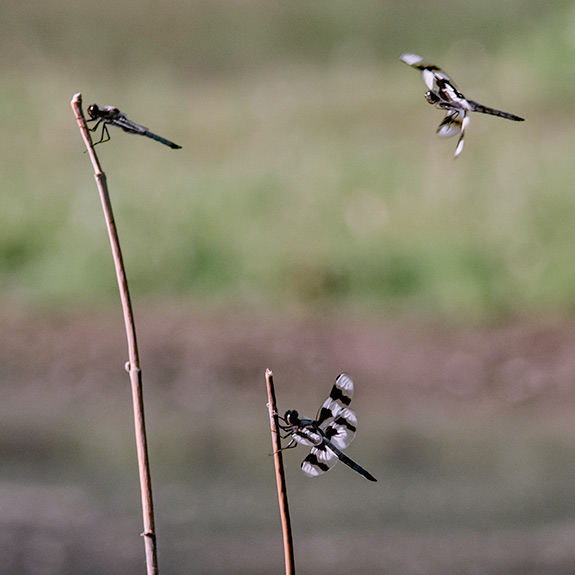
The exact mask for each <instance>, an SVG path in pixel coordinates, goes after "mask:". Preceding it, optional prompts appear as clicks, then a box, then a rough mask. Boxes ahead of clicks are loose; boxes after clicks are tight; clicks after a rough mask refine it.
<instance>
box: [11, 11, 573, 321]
mask: <svg viewBox="0 0 575 575" xmlns="http://www.w3.org/2000/svg"><path fill="white" fill-rule="evenodd" d="M3 12H4V17H3V19H2V24H1V26H2V30H1V31H2V38H1V40H0V43H1V45H2V49H3V53H4V54H5V57H4V59H3V60H4V61H3V63H2V65H1V67H2V77H3V82H2V87H1V88H0V104H1V106H0V110H1V111H0V114H2V118H1V119H2V125H3V134H4V138H3V140H4V141H3V143H2V144H1V145H2V148H3V149H2V154H1V158H0V162H1V165H0V168H1V170H2V174H3V181H4V190H5V191H4V194H3V198H2V206H3V209H2V213H1V214H0V217H1V218H2V222H1V224H2V225H1V226H0V230H2V231H1V232H0V233H1V234H2V238H1V239H2V241H1V242H0V246H1V247H0V250H1V252H0V264H1V265H2V270H3V273H2V275H1V280H0V281H1V282H2V285H1V286H0V287H1V288H2V291H3V293H4V294H5V295H6V297H10V298H14V299H16V300H19V301H24V302H25V303H38V302H40V303H41V304H46V303H47V304H56V305H63V306H67V305H69V304H70V302H71V301H79V302H85V301H89V302H92V303H93V302H94V301H96V300H100V301H112V300H115V298H116V288H115V283H114V278H113V275H112V274H110V273H105V271H104V270H106V266H109V267H108V269H111V263H110V262H109V257H108V251H107V245H106V241H105V240H104V231H103V229H102V226H101V216H100V212H99V209H98V207H97V198H96V196H95V194H94V193H93V189H92V188H93V186H92V181H91V179H90V176H89V174H88V170H87V166H86V164H85V162H84V161H83V156H80V155H79V154H80V153H81V149H78V148H79V147H80V146H79V139H78V137H77V136H78V134H77V133H76V127H75V124H74V120H73V117H71V115H70V110H69V100H70V98H71V95H72V94H74V93H75V92H76V91H81V92H82V93H83V94H84V99H85V104H86V105H88V104H90V103H92V102H93V101H95V102H97V103H99V104H109V103H110V104H114V105H117V106H118V107H120V108H121V109H123V110H125V111H126V112H127V113H128V114H129V117H131V118H133V119H134V120H135V121H138V122H141V123H143V124H145V125H148V126H151V127H152V129H154V130H156V131H157V132H158V133H160V134H162V135H165V136H166V137H169V138H171V139H173V140H174V141H176V142H178V143H180V144H181V145H182V146H183V150H182V151H181V152H177V153H175V152H174V153H168V151H169V150H164V149H162V148H160V149H158V147H157V146H154V145H150V142H147V141H145V140H143V139H139V138H131V137H127V136H126V135H124V134H122V133H117V134H113V137H114V142H113V144H111V145H108V146H105V147H102V148H101V150H100V151H101V154H102V159H103V161H104V165H105V167H106V170H107V171H108V172H109V177H110V185H111V186H112V190H113V194H114V204H115V209H116V214H117V217H118V220H119V224H120V229H121V230H122V237H123V238H124V249H125V251H126V257H127V261H128V262H129V274H130V280H131V285H132V288H133V289H134V290H135V294H136V295H138V296H143V295H146V296H149V297H153V298H160V299H162V298H171V297H174V296H175V297H181V298H194V299H197V298H205V299H207V300H208V301H216V302H218V303H231V304H239V305H245V304H253V305H257V306H259V305H272V306H274V307H275V306H281V307H288V308H289V307H290V306H292V305H294V304H295V305H300V304H302V303H303V304H307V303H310V302H311V303H312V304H313V305H315V304H317V303H318V302H322V303H325V304H327V305H330V304H335V305H337V306H340V305H352V306H355V305H358V304H359V305H367V306H376V307H382V308H384V309H392V310H401V311H412V310H417V311H418V312H427V311H431V312H432V313H438V314H441V315H443V314H445V315H448V316H449V315H452V314H458V315H466V316H467V315H471V316H478V317H485V316H486V315H489V314H493V313H495V314H498V313H502V312H512V313H513V312H522V311H531V310H533V309H535V310H548V309H570V308H571V305H572V302H573V294H572V289H571V286H572V285H573V273H574V272H573V270H574V269H575V268H574V266H573V265H571V262H572V256H571V249H570V248H571V245H572V241H571V240H572V236H573V233H574V232H573V226H572V225H571V221H572V217H571V216H572V214H573V209H574V206H573V203H574V202H573V195H572V193H571V182H572V179H573V178H572V170H571V169H570V168H571V154H570V151H571V145H570V144H571V138H572V137H573V136H572V133H573V130H571V126H570V122H569V119H568V118H569V110H570V102H571V100H572V97H573V86H574V85H575V84H574V82H573V76H574V72H573V71H572V69H571V68H572V67H571V61H572V57H573V52H574V51H575V46H574V45H573V42H572V40H571V39H570V35H571V32H572V26H573V24H572V23H573V19H574V18H575V15H573V13H572V7H571V5H570V4H569V3H568V2H563V3H561V2H551V3H546V4H545V5H541V3H539V2H523V3H521V4H519V3H513V2H506V3H503V4H502V5H500V3H499V2H495V1H494V2H487V3H485V2H468V3H466V4H465V5H464V6H461V5H460V3H459V2H447V1H445V2H441V3H440V4H434V5H433V6H431V5H428V4H427V3H425V2H406V3H404V5H402V6H401V7H398V6H397V5H395V4H394V3H388V2H362V3H361V4H360V6H352V5H351V4H350V3H348V2H343V1H331V0H330V1H329V2H328V1H325V2H313V3H309V2H299V1H296V2H290V3H266V2H255V1H252V2H245V1H244V2H232V1H230V2H226V1H216V2H170V3H169V5H166V6H164V5H160V4H157V3H154V2H148V3H143V4H142V3H130V2H122V3H121V4H117V3H112V2H109V3H106V2H104V3H103V4H101V5H100V6H99V8H98V10H94V8H93V6H92V5H91V4H90V3H87V2H79V3H74V4H72V3H68V2H50V4H49V5H46V6H44V5H40V7H38V6H35V5H33V4H27V5H26V6H25V7H24V6H22V5H21V4H20V3H17V2H13V3H10V2H7V3H6V6H5V7H4V8H3ZM406 50H408V51H409V50H412V51H415V52H419V53H422V54H423V55H424V56H426V57H427V58H430V59H432V60H433V61H437V62H439V64H440V65H442V66H443V67H445V68H446V69H447V70H448V72H449V73H450V74H452V75H453V76H454V78H455V79H456V81H457V82H458V84H459V85H460V87H463V89H464V91H465V93H467V94H469V95H470V96H471V97H473V98H474V99H476V100H479V101H482V102H483V101H484V102H485V103H486V104H488V105H494V106H499V107H501V108H503V109H509V110H511V111H512V112H515V113H518V114H521V115H523V116H525V117H526V118H527V119H528V121H527V122H525V123H524V124H521V125H519V124H517V125H516V124H510V123H507V122H502V121H500V120H497V119H494V118H489V117H475V116H474V118H473V119H472V122H471V127H470V132H469V137H468V138H467V145H466V154H465V156H463V157H462V158H461V160H462V161H460V162H459V161H457V162H454V161H453V160H452V155H453V148H454V145H455V142H454V141H451V140H439V139H438V138H436V136H435V135H434V131H435V128H436V126H437V124H438V123H439V121H440V119H441V118H442V114H441V113H440V112H439V111H436V110H434V109H432V108H431V107H430V106H425V105H424V104H425V101H424V100H423V92H424V90H425V88H424V85H423V83H422V81H421V78H420V77H419V76H418V75H417V74H416V73H415V72H414V71H413V70H409V68H407V67H406V66H405V65H403V64H402V63H401V62H400V61H399V60H398V56H399V55H400V54H401V53H402V52H403V51H406ZM526 142H527V143H528V144H526ZM80 148H81V147H80ZM74 158H75V160H74Z"/></svg>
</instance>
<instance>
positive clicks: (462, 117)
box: [437, 110, 469, 158]
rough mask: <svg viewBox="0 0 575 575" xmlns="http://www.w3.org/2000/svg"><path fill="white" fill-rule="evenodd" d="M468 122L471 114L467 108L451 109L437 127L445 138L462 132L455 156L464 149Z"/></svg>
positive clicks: (440, 134)
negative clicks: (468, 113)
mask: <svg viewBox="0 0 575 575" xmlns="http://www.w3.org/2000/svg"><path fill="white" fill-rule="evenodd" d="M467 124H469V116H468V115H467V112H466V111H465V110H449V111H448V112H447V114H446V116H445V118H443V121H442V122H441V124H439V126H438V128H437V133H438V135H439V136H442V137H443V138H450V137H451V136H456V135H457V134H460V135H459V140H457V146H456V148H455V156H454V157H455V158H457V156H459V154H461V152H462V151H463V145H464V144H465V128H467Z"/></svg>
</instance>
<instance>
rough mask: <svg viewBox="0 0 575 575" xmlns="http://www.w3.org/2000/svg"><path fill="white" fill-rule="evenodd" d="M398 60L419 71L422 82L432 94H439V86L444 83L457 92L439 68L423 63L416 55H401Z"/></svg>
mask: <svg viewBox="0 0 575 575" xmlns="http://www.w3.org/2000/svg"><path fill="white" fill-rule="evenodd" d="M400 59H401V61H402V62H405V63H406V64H407V65H408V66H411V67H412V68H415V69H417V70H421V73H422V76H423V81H424V82H425V84H426V85H427V87H428V88H429V89H430V90H432V91H433V92H439V91H440V90H441V86H442V85H443V84H445V83H449V85H450V86H452V87H453V88H455V89H456V91H457V88H456V86H455V83H454V82H453V80H452V79H451V78H450V77H449V76H448V75H447V74H446V73H445V72H444V71H443V70H442V69H441V68H440V67H439V66H436V65H435V64H429V63H427V62H425V61H424V60H423V58H422V57H421V56H418V55H417V54H403V55H402V56H401V58H400Z"/></svg>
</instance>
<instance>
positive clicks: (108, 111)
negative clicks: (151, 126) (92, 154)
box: [88, 104, 182, 150]
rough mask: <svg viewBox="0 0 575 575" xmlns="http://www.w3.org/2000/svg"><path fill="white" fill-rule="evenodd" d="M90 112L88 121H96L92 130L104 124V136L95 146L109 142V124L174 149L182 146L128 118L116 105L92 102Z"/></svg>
mask: <svg viewBox="0 0 575 575" xmlns="http://www.w3.org/2000/svg"><path fill="white" fill-rule="evenodd" d="M88 114H89V115H90V118H91V119H90V120H88V122H96V123H95V124H94V127H93V128H90V131H91V132H95V131H96V130H97V129H98V126H99V125H100V124H102V126H103V128H102V137H101V138H100V141H99V142H96V143H95V144H94V146H96V145H97V144H101V143H103V142H107V141H108V140H109V139H110V133H109V132H108V125H110V126H116V128H121V129H122V130H124V132H128V134H138V135H140V136H146V138H152V140H156V142H160V143H162V144H164V145H166V146H170V148H173V149H174V150H177V149H179V148H181V147H182V146H178V144H174V142H170V140H166V139H165V138H162V137H161V136H158V135H156V134H154V133H152V132H150V130H148V128H146V127H145V126H140V124H136V122H132V121H131V120H128V118H126V114H124V113H122V112H120V110H118V108H115V107H114V106H102V107H100V106H98V105H97V104H92V105H91V106H90V107H89V108H88Z"/></svg>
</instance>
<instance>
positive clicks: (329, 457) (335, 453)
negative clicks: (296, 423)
mask: <svg viewBox="0 0 575 575" xmlns="http://www.w3.org/2000/svg"><path fill="white" fill-rule="evenodd" d="M356 432H357V417H356V415H355V413H354V412H353V411H352V410H351V409H349V408H348V407H346V408H344V409H342V410H341V411H340V412H339V413H338V415H337V416H336V417H335V418H334V419H333V421H331V423H329V424H328V425H327V426H326V428H325V430H324V437H325V441H323V442H322V443H320V444H319V445H316V446H314V447H312V449H311V452H310V453H309V455H308V456H307V457H306V458H305V459H304V460H303V462H302V464H301V468H302V471H303V472H304V474H305V475H307V476H308V477H316V476H317V475H321V474H322V473H325V472H326V471H329V470H330V469H331V468H332V467H333V466H334V465H335V464H336V463H337V461H338V459H341V458H342V456H343V454H342V453H341V450H342V449H345V448H346V447H347V446H348V445H349V444H350V443H351V442H352V441H353V440H354V439H355V434H356ZM334 448H335V449H334ZM342 460H343V459H342Z"/></svg>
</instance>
